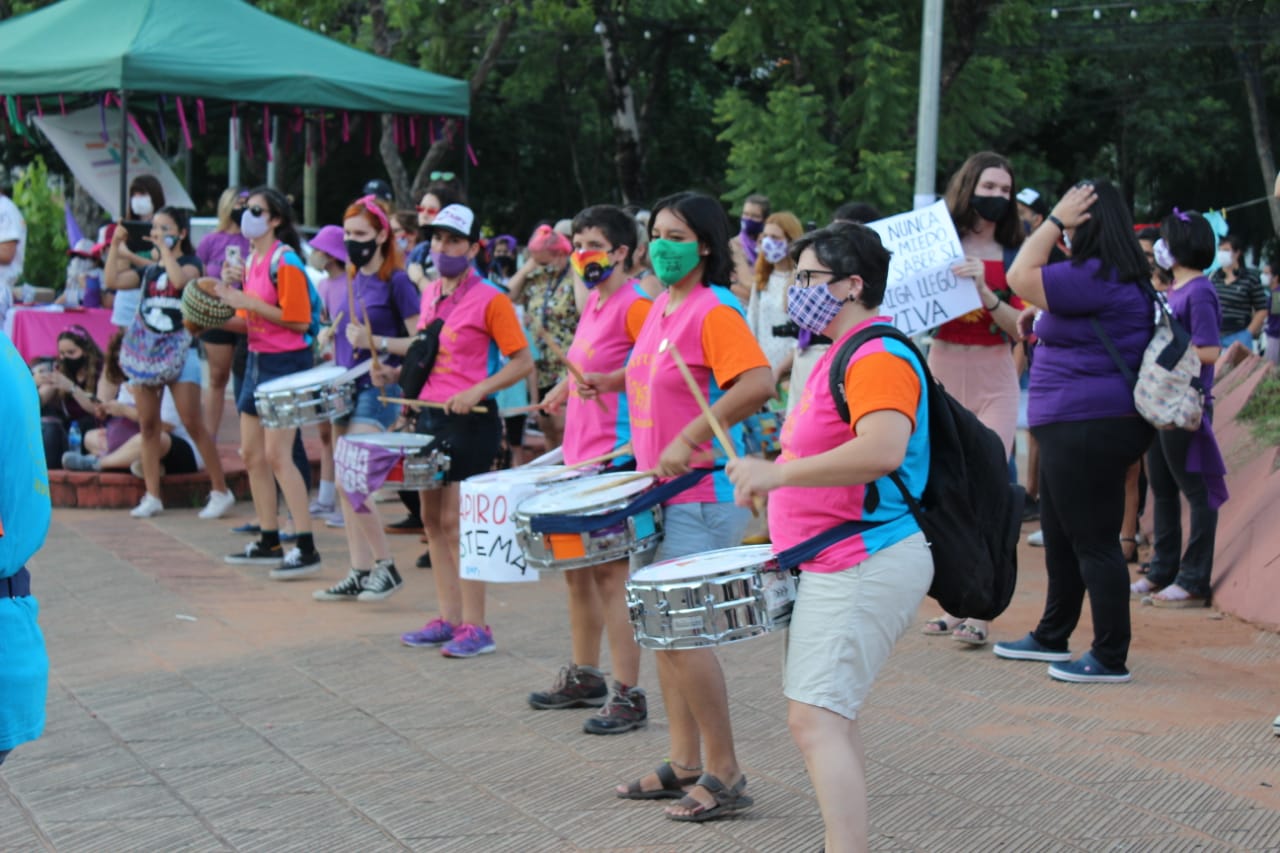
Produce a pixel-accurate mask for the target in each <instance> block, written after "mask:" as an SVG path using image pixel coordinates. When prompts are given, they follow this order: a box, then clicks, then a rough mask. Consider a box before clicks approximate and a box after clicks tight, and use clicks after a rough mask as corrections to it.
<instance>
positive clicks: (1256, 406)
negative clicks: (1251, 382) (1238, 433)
mask: <svg viewBox="0 0 1280 853" xmlns="http://www.w3.org/2000/svg"><path fill="white" fill-rule="evenodd" d="M1239 418H1240V420H1242V421H1244V422H1246V423H1248V424H1249V432H1250V433H1251V434H1252V435H1253V438H1254V440H1256V441H1259V442H1262V443H1264V444H1267V445H1272V446H1274V445H1280V371H1275V370H1271V371H1268V372H1267V375H1266V376H1264V377H1263V378H1262V381H1261V382H1259V383H1258V387H1257V388H1254V389H1253V395H1252V396H1250V397H1249V402H1247V403H1245V404H1244V408H1242V409H1241V410H1240V415H1239Z"/></svg>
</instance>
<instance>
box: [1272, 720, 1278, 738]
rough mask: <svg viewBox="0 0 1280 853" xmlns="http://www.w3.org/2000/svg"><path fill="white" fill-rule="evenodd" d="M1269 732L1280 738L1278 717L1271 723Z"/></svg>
mask: <svg viewBox="0 0 1280 853" xmlns="http://www.w3.org/2000/svg"><path fill="white" fill-rule="evenodd" d="M1271 732H1272V734H1274V735H1275V736H1276V737H1280V717H1276V718H1275V720H1273V721H1272V723H1271Z"/></svg>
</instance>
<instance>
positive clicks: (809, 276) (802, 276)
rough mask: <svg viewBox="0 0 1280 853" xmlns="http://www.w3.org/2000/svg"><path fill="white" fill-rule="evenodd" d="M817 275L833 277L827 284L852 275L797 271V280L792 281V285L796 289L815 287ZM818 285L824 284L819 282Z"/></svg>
mask: <svg viewBox="0 0 1280 853" xmlns="http://www.w3.org/2000/svg"><path fill="white" fill-rule="evenodd" d="M815 275H829V276H831V278H829V279H827V280H826V282H825V283H826V284H831V283H833V282H837V281H839V280H840V279H842V278H845V277H846V276H849V275H852V273H844V272H836V271H834V270H799V269H798V270H796V275H795V278H794V279H792V283H793V284H795V286H796V287H813V277H814V276H815ZM818 283H819V284H823V283H824V282H818Z"/></svg>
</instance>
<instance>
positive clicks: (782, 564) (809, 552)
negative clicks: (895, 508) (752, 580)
mask: <svg viewBox="0 0 1280 853" xmlns="http://www.w3.org/2000/svg"><path fill="white" fill-rule="evenodd" d="M881 524H884V522H883V521H843V522H841V523H840V524H837V525H836V526H835V527H832V528H831V529H829V530H824V531H822V532H821V533H819V534H817V535H816V536H810V537H809V538H808V539H806V540H804V541H803V542H800V543H799V544H796V545H792V546H791V547H790V548H788V549H787V550H785V551H779V552H778V553H777V554H776V555H775V557H774V558H775V559H776V560H777V561H778V568H779V569H782V570H783V571H787V570H788V569H794V568H795V567H796V566H799V565H800V564H801V563H805V562H808V561H809V560H812V559H813V558H814V557H816V556H818V555H819V554H821V553H822V552H823V551H825V550H827V549H828V548H830V547H831V546H832V545H834V544H836V543H837V542H843V541H844V540H845V539H848V538H849V537H850V536H857V535H858V534H859V533H865V532H866V531H868V530H870V529H871V528H873V527H879V526H880V525H881Z"/></svg>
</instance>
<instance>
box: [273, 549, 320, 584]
mask: <svg viewBox="0 0 1280 853" xmlns="http://www.w3.org/2000/svg"><path fill="white" fill-rule="evenodd" d="M318 574H320V552H319V551H309V552H307V553H305V554H304V553H302V549H301V548H290V549H289V553H288V554H285V555H284V559H283V560H281V561H280V564H279V565H278V566H276V567H275V568H274V569H272V570H271V572H270V574H269V575H268V576H269V577H270V578H271V579H272V580H273V581H291V580H294V579H295V578H305V577H309V576H310V575H318Z"/></svg>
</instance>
